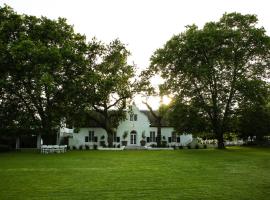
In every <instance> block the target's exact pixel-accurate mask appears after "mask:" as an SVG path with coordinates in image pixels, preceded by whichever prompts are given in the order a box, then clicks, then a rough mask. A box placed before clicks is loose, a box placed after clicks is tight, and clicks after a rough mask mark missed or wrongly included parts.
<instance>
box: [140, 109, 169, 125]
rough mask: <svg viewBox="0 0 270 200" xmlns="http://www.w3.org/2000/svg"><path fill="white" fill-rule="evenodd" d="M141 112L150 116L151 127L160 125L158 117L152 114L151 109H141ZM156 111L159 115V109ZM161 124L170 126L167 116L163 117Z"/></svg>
mask: <svg viewBox="0 0 270 200" xmlns="http://www.w3.org/2000/svg"><path fill="white" fill-rule="evenodd" d="M140 112H142V113H143V114H145V115H146V116H147V117H148V119H149V121H150V126H151V127H157V126H158V123H157V120H156V118H155V117H154V116H153V115H152V113H151V112H150V111H149V110H140ZM154 112H155V113H156V114H157V115H158V112H157V111H154ZM161 126H162V127H169V126H170V124H169V121H168V120H166V119H165V118H163V119H162V120H161Z"/></svg>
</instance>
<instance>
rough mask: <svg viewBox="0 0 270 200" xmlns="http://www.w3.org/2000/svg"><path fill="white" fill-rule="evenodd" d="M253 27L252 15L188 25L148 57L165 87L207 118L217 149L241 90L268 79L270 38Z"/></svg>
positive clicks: (219, 146)
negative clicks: (201, 26)
mask: <svg viewBox="0 0 270 200" xmlns="http://www.w3.org/2000/svg"><path fill="white" fill-rule="evenodd" d="M257 22H258V19H257V17H256V16H255V15H242V14H239V13H230V14H224V15H223V16H222V18H221V19H220V20H219V21H218V22H209V23H206V24H205V25H204V27H203V28H202V29H199V28H198V27H197V26H196V25H192V26H187V29H186V31H185V32H183V33H181V34H178V35H175V36H173V37H172V38H171V39H170V40H169V41H168V42H167V43H166V44H165V45H164V47H163V48H161V49H158V50H156V52H155V53H154V54H153V56H152V57H151V66H150V67H149V70H151V71H153V72H160V73H161V75H162V78H164V79H165V83H164V86H163V87H164V88H167V90H168V91H170V92H171V93H172V94H177V96H178V97H180V98H179V99H180V101H183V102H188V101H190V102H195V104H194V105H197V106H198V107H199V108H201V109H202V110H203V112H204V113H205V115H207V120H208V121H209V123H210V125H211V129H212V131H213V133H214V134H215V136H216V138H217V139H218V148H224V141H223V134H224V132H225V131H226V129H227V128H228V124H229V121H230V118H231V115H232V114H233V113H234V112H235V110H236V109H237V107H238V104H239V102H241V100H242V99H243V98H245V92H243V91H244V90H245V85H246V84H249V83H251V82H252V83H253V87H252V88H249V90H253V91H256V89H257V88H259V87H261V86H262V84H256V83H259V82H265V80H267V79H269V66H270V65H269V61H270V38H269V36H267V35H266V33H265V30H264V28H262V27H261V28H258V27H257V26H256V25H257ZM251 101H252V99H251Z"/></svg>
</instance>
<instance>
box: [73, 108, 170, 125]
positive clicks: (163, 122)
mask: <svg viewBox="0 0 270 200" xmlns="http://www.w3.org/2000/svg"><path fill="white" fill-rule="evenodd" d="M140 112H141V113H143V114H145V115H146V116H147V117H148V119H149V121H150V127H157V124H158V123H157V120H156V118H155V117H154V116H153V115H152V113H151V112H150V111H149V110H140ZM154 112H155V113H157V111H154ZM83 118H84V117H83ZM127 119H129V118H127ZM120 123H121V122H120ZM68 124H69V123H68ZM71 124H72V123H70V125H71ZM74 125H75V127H92V128H98V127H100V126H99V124H98V123H97V122H96V121H94V120H92V119H89V118H88V117H87V116H85V118H84V120H83V119H82V120H81V121H80V122H79V123H75V124H74ZM161 126H162V127H169V126H170V124H169V122H168V120H166V119H165V118H163V119H162V120H161Z"/></svg>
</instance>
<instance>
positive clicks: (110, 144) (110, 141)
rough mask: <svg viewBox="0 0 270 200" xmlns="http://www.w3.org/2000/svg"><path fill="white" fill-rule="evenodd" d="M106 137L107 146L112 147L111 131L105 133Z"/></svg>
mask: <svg viewBox="0 0 270 200" xmlns="http://www.w3.org/2000/svg"><path fill="white" fill-rule="evenodd" d="M107 135H108V140H107V141H108V146H109V147H113V131H107Z"/></svg>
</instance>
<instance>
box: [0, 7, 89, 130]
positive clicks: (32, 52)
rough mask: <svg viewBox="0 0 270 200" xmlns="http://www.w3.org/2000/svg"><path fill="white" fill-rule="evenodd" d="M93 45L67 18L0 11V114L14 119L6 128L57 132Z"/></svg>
mask: <svg viewBox="0 0 270 200" xmlns="http://www.w3.org/2000/svg"><path fill="white" fill-rule="evenodd" d="M91 47H92V46H91V45H87V44H86V41H85V37H84V36H82V35H80V34H77V33H75V32H74V30H73V27H72V26H70V25H68V24H67V23H66V20H65V19H62V18H59V19H57V20H50V19H48V18H46V17H41V18H38V17H34V16H28V15H20V14H17V13H16V12H14V11H13V10H12V9H11V8H10V7H8V6H4V7H0V52H1V53H0V86H1V87H0V88H1V91H0V95H1V96H0V98H1V100H0V106H1V114H0V115H1V117H2V116H3V117H10V118H12V119H10V121H9V122H8V123H9V124H7V125H8V126H9V127H10V126H11V125H12V124H11V122H12V123H13V124H15V125H17V127H18V126H25V124H27V125H29V126H28V128H29V129H37V130H38V132H39V133H42V134H44V133H53V132H55V129H56V128H57V127H58V126H59V124H60V120H61V118H62V117H64V116H65V106H66V100H67V97H68V96H71V93H73V91H74V90H73V89H74V83H75V80H76V79H77V78H78V77H80V76H82V75H83V73H84V71H85V70H84V69H85V66H86V65H87V63H88V60H89V59H86V58H88V57H91V53H92V49H91ZM13 105H14V106H13ZM14 113H19V115H14ZM1 121H2V119H1ZM3 121H4V120H3Z"/></svg>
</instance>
